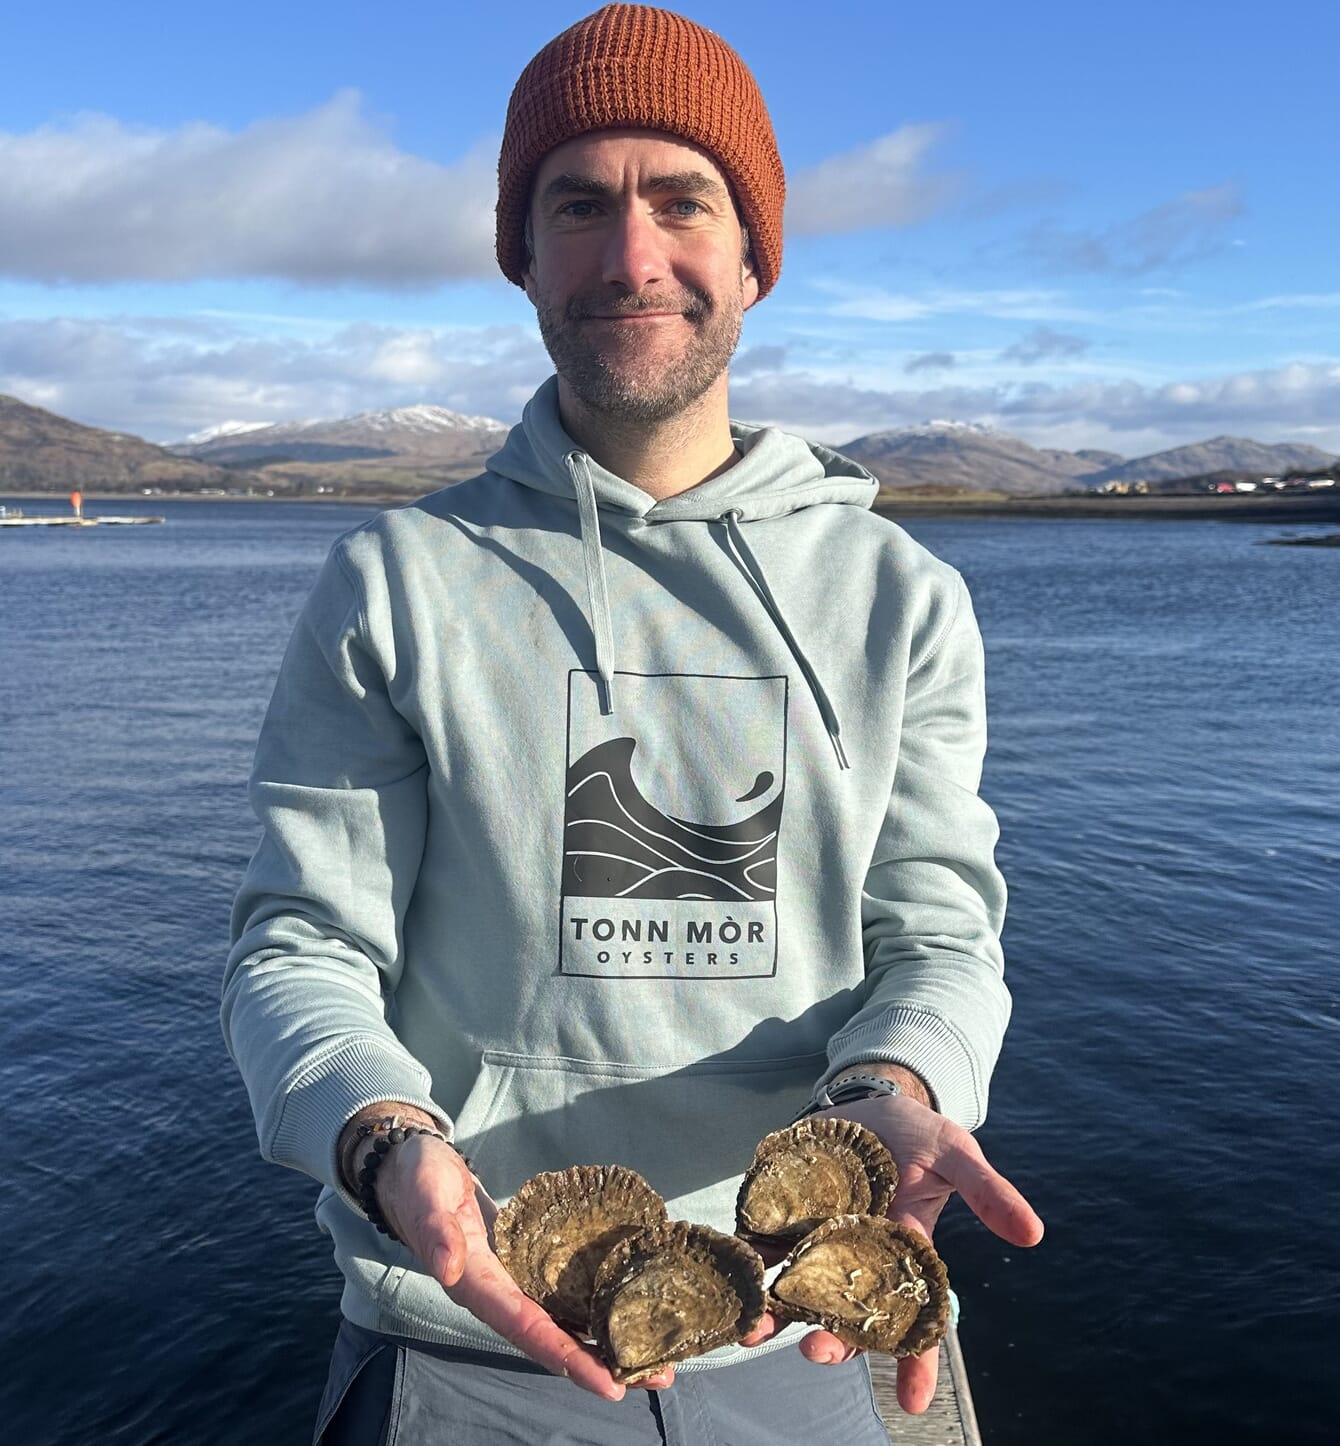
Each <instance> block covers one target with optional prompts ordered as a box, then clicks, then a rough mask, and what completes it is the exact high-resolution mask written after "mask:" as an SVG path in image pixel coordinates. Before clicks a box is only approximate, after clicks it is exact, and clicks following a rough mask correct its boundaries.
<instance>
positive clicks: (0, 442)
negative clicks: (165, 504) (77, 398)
mask: <svg viewBox="0 0 1340 1446" xmlns="http://www.w3.org/2000/svg"><path fill="white" fill-rule="evenodd" d="M232 480H233V479H232V478H231V477H230V476H229V474H228V473H227V472H225V471H223V470H222V469H221V468H219V467H212V466H209V465H207V464H205V463H202V462H197V461H194V460H192V459H191V458H189V457H177V456H174V455H173V454H172V453H171V452H168V451H166V450H165V449H164V448H162V447H155V446H154V445H153V444H152V443H151V442H145V441H142V440H141V439H140V438H139V437H132V436H130V435H129V434H128V433H126V432H105V431H103V430H102V429H101V428H99V427H85V426H82V425H81V424H80V423H79V422H72V421H70V420H69V419H68V418H66V417H58V416H57V415H56V414H55V413H54V412H48V411H45V410H43V408H41V407H34V406H31V405H30V404H29V403H27V402H21V401H19V400H18V398H17V397H7V396H0V491H5V492H72V491H74V490H75V489H76V488H78V489H80V490H84V491H98V492H137V491H139V490H141V489H142V488H145V487H155V488H161V489H164V490H167V491H177V490H181V491H192V492H194V491H198V490H200V489H201V488H205V487H220V486H222V485H224V484H225V483H228V482H231V481H232Z"/></svg>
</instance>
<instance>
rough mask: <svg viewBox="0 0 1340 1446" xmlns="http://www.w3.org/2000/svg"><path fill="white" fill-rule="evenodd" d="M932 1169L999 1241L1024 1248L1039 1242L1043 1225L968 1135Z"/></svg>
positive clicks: (1035, 1213)
mask: <svg viewBox="0 0 1340 1446" xmlns="http://www.w3.org/2000/svg"><path fill="white" fill-rule="evenodd" d="M936 1169H937V1170H938V1172H939V1173H940V1174H941V1175H943V1176H944V1178H945V1179H946V1180H948V1181H949V1183H950V1184H951V1185H952V1186H953V1187H954V1188H955V1189H956V1190H957V1191H958V1192H959V1194H960V1195H962V1196H963V1198H964V1200H966V1201H967V1203H968V1208H969V1209H970V1210H971V1211H972V1213H973V1214H974V1215H976V1216H977V1218H978V1219H979V1220H980V1221H981V1222H982V1224H983V1225H985V1226H986V1228H987V1229H988V1230H990V1231H991V1232H992V1233H993V1234H995V1235H999V1236H1000V1237H1001V1239H1002V1240H1008V1241H1009V1242H1010V1244H1011V1245H1024V1246H1028V1245H1036V1244H1037V1243H1038V1241H1040V1240H1041V1239H1042V1232H1043V1224H1042V1220H1041V1217H1040V1216H1039V1215H1038V1213H1037V1211H1035V1210H1034V1209H1033V1207H1032V1206H1031V1205H1030V1204H1029V1203H1028V1201H1027V1200H1025V1199H1024V1197H1023V1195H1022V1194H1020V1192H1019V1191H1018V1190H1017V1189H1015V1187H1014V1186H1013V1185H1012V1184H1011V1183H1010V1182H1009V1181H1008V1180H1007V1179H1006V1178H1005V1176H1004V1175H1002V1174H1001V1173H1000V1171H999V1170H996V1169H994V1168H993V1167H992V1166H991V1165H990V1164H989V1163H988V1162H987V1159H986V1156H985V1155H983V1154H982V1151H981V1148H980V1147H979V1146H978V1144H977V1141H976V1140H974V1139H972V1137H971V1136H969V1137H968V1142H967V1144H966V1145H960V1146H957V1147H955V1148H954V1149H951V1150H949V1151H947V1152H946V1153H945V1155H944V1156H943V1158H942V1159H941V1160H939V1161H937V1163H936Z"/></svg>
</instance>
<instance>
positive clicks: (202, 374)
mask: <svg viewBox="0 0 1340 1446" xmlns="http://www.w3.org/2000/svg"><path fill="white" fill-rule="evenodd" d="M550 370H551V368H550V364H549V358H548V357H547V356H546V354H545V352H544V348H543V347H542V345H541V344H540V341H539V338H538V337H537V336H535V335H534V334H532V333H531V332H530V331H528V330H526V329H524V328H522V327H519V326H499V327H484V328H478V329H466V328H451V329H446V328H442V329H432V328H397V327H389V326H380V325H374V324H371V323H358V324H355V325H350V326H342V327H339V328H338V329H335V330H332V331H330V332H328V333H327V334H326V335H324V336H318V337H260V336H255V335H252V334H249V333H247V332H245V331H241V330H238V329H235V328H230V327H227V326H225V325H224V324H223V323H221V322H216V323H214V326H213V329H212V330H211V331H210V332H209V334H208V335H207V336H204V337H202V335H201V334H200V332H199V329H198V325H197V323H196V320H195V319H194V318H189V319H187V320H186V321H184V322H183V323H182V324H181V326H180V327H179V328H176V329H174V327H173V325H172V324H171V323H170V322H167V321H165V320H164V319H162V318H153V319H150V320H149V321H147V322H146V321H141V320H139V319H136V318H116V319H111V320H106V321H88V320H75V319H69V318H56V319H52V320H46V321H31V320H30V321H8V322H0V392H6V393H9V394H11V395H14V396H17V397H18V398H19V399H20V400H22V401H27V402H32V403H34V404H36V405H38V406H42V407H46V408H48V409H49V410H51V411H54V412H58V413H60V414H61V415H63V416H68V417H72V418H74V419H75V420H76V421H80V422H85V423H88V424H90V425H92V426H97V427H107V428H110V429H112V430H119V431H128V432H134V433H136V434H137V435H139V436H143V437H148V438H149V439H151V440H153V441H174V440H176V439H178V438H181V437H185V436H188V435H189V434H190V433H192V432H196V431H200V430H202V429H203V428H205V427H209V426H214V425H217V424H218V423H219V422H222V421H225V420H232V419H238V420H244V421H253V422H278V421H291V420H294V419H297V418H303V417H336V416H345V415H348V414H350V413H352V412H360V411H368V410H372V409H376V408H379V407H391V406H402V405H406V404H408V403H411V402H434V403H437V404H438V405H441V406H445V407H451V408H452V409H453V410H455V411H459V412H467V413H470V414H473V415H484V416H493V417H498V418H499V419H500V420H502V421H506V422H512V421H515V420H516V419H517V417H518V415H519V413H520V409H521V405H522V403H523V402H524V401H525V399H526V398H527V397H529V396H530V394H531V392H532V391H534V389H535V388H536V387H537V386H538V385H539V383H540V382H541V381H543V379H544V378H545V377H546V376H547V375H548V374H549V372H550Z"/></svg>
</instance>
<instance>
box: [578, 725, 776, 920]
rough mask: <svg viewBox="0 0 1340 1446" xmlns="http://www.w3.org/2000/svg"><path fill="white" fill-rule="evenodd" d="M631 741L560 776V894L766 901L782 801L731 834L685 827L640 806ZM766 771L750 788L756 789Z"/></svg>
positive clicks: (607, 746)
mask: <svg viewBox="0 0 1340 1446" xmlns="http://www.w3.org/2000/svg"><path fill="white" fill-rule="evenodd" d="M636 746H637V744H636V741H635V740H634V739H632V738H611V739H610V740H609V742H607V743H598V744H597V745H596V746H595V747H594V748H592V749H591V750H590V751H589V752H588V753H585V754H583V755H582V757H581V758H579V759H578V760H577V762H576V763H574V764H573V765H572V767H571V768H569V769H568V806H567V821H566V824H565V827H564V830H563V892H564V893H565V894H571V895H576V896H582V897H598V898H617V899H721V900H725V901H727V902H735V901H738V900H741V899H760V900H771V899H772V898H773V896H774V895H775V894H776V892H777V825H778V823H779V822H780V821H781V817H782V796H781V794H780V793H779V794H778V795H777V796H776V797H775V798H774V799H773V800H772V802H771V803H769V804H767V805H766V806H765V807H763V808H761V809H759V811H758V812H757V813H755V814H752V815H751V816H750V817H748V818H746V819H743V820H741V821H740V822H739V823H732V824H717V825H713V824H701V823H699V824H694V823H689V822H686V821H685V820H684V819H678V818H671V817H670V816H669V815H668V814H665V813H662V812H661V811H660V810H659V809H657V808H656V807H654V806H653V805H652V804H650V803H648V802H647V800H646V799H645V798H643V797H642V795H641V793H639V792H638V787H637V784H636V783H634V781H633V768H632V764H633V750H634V748H636ZM771 781H772V775H771V774H770V773H768V772H767V771H766V770H765V771H764V772H763V773H762V774H760V775H759V777H758V779H757V780H756V782H755V787H760V786H761V787H764V788H766V787H767V786H768V785H769V784H770V783H771Z"/></svg>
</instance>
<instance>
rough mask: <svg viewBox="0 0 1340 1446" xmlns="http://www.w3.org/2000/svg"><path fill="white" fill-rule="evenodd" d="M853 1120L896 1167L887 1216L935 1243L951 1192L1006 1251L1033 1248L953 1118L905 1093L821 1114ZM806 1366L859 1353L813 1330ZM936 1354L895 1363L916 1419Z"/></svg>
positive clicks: (767, 1325) (1031, 1230)
mask: <svg viewBox="0 0 1340 1446" xmlns="http://www.w3.org/2000/svg"><path fill="white" fill-rule="evenodd" d="M824 1115H829V1116H832V1117H833V1118H835V1119H847V1120H856V1121H858V1122H859V1123H860V1124H863V1125H867V1126H869V1128H870V1129H872V1130H874V1132H875V1133H876V1134H877V1135H878V1136H879V1137H880V1139H882V1140H883V1141H884V1143H885V1145H887V1146H888V1149H889V1153H890V1154H891V1155H892V1156H893V1158H894V1160H895V1161H896V1162H897V1165H898V1190H897V1193H896V1194H895V1195H894V1197H893V1204H892V1205H891V1206H890V1208H889V1217H890V1219H892V1220H896V1221H898V1222H899V1223H900V1224H902V1225H910V1226H911V1227H912V1228H913V1229H914V1230H919V1231H920V1232H921V1233H922V1234H923V1235H924V1236H925V1237H926V1238H927V1239H928V1240H930V1239H931V1238H933V1236H932V1233H933V1231H934V1230H935V1222H936V1221H937V1220H938V1219H939V1218H940V1212H941V1211H942V1210H943V1209H944V1207H945V1205H946V1204H947V1203H948V1201H949V1197H950V1196H951V1195H952V1194H953V1193H954V1191H955V1190H957V1191H958V1192H959V1194H960V1195H962V1196H963V1199H964V1200H965V1201H966V1202H967V1204H968V1207H969V1208H970V1209H971V1210H972V1212H973V1213H974V1214H975V1215H976V1216H977V1218H978V1219H979V1220H980V1221H981V1222H982V1224H983V1225H985V1226H986V1227H987V1229H988V1230H991V1231H992V1232H993V1233H994V1234H996V1235H999V1236H1000V1237H1001V1239H1002V1240H1008V1241H1009V1242H1010V1244H1011V1245H1020V1246H1029V1245H1036V1244H1037V1243H1038V1241H1039V1240H1041V1239H1042V1221H1041V1220H1040V1219H1039V1218H1038V1216H1037V1214H1036V1213H1035V1212H1034V1210H1033V1207H1032V1206H1031V1205H1030V1204H1029V1203H1028V1201H1027V1200H1025V1199H1024V1197H1023V1196H1022V1195H1021V1194H1020V1193H1019V1191H1018V1190H1016V1189H1015V1188H1014V1186H1013V1185H1011V1184H1010V1182H1009V1181H1008V1180H1007V1179H1006V1178H1005V1177H1004V1176H1003V1175H1002V1174H1000V1173H999V1172H998V1171H997V1170H994V1169H993V1168H992V1167H991V1166H990V1165H989V1164H988V1163H987V1159H986V1156H985V1155H983V1154H982V1147H981V1146H980V1145H979V1144H978V1143H977V1141H976V1140H975V1139H974V1138H973V1137H972V1135H970V1134H969V1133H968V1131H967V1130H965V1129H963V1128H962V1126H960V1125H956V1124H955V1123H954V1122H953V1121H952V1120H947V1119H945V1117H944V1116H943V1115H938V1114H936V1113H935V1111H934V1110H932V1109H929V1108H928V1107H927V1106H926V1105H923V1104H921V1103H919V1102H918V1101H917V1100H915V1099H913V1098H912V1097H911V1096H909V1095H906V1094H904V1095H898V1096H895V1097H892V1098H890V1097H887V1096H880V1097H877V1098H874V1099H868V1100H856V1101H854V1102H853V1103H851V1104H849V1105H841V1106H838V1107H836V1108H834V1109H831V1110H821V1111H820V1112H819V1116H820V1117H821V1116H824ZM776 1330H777V1323H776V1321H775V1320H774V1319H773V1317H772V1316H771V1315H767V1316H765V1317H764V1319H763V1323H762V1324H761V1325H760V1326H759V1328H758V1330H756V1331H755V1332H754V1333H753V1334H752V1335H751V1336H748V1337H747V1338H746V1339H745V1341H744V1342H743V1344H745V1345H751V1346H752V1345H758V1344H759V1343H760V1342H761V1341H764V1340H766V1339H767V1338H768V1337H769V1336H770V1335H773V1334H774V1333H775V1332H776ZM800 1349H801V1352H802V1354H803V1355H804V1356H805V1357H806V1359H807V1360H811V1361H814V1362H816V1363H817V1364H820V1365H836V1364H838V1363H839V1362H842V1361H848V1360H850V1359H851V1358H852V1357H853V1356H854V1355H856V1354H857V1352H856V1350H855V1349H854V1348H853V1347H851V1346H848V1345H847V1344H846V1343H845V1342H843V1341H840V1340H838V1338H837V1337H836V1336H835V1335H833V1334H831V1332H829V1331H825V1330H814V1331H811V1332H810V1333H809V1334H808V1335H807V1336H805V1337H804V1338H803V1339H802V1341H801V1342H800ZM939 1354H940V1353H939V1351H938V1350H929V1351H926V1352H924V1353H923V1354H922V1355H920V1356H906V1357H904V1359H903V1360H901V1361H899V1362H898V1404H899V1405H900V1406H901V1407H902V1408H903V1410H904V1411H907V1412H909V1413H910V1414H912V1415H918V1414H920V1413H921V1412H922V1411H924V1410H926V1408H927V1407H928V1406H929V1405H930V1403H931V1400H932V1398H933V1397H934V1395H935V1380H936V1374H937V1371H938V1366H939Z"/></svg>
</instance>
